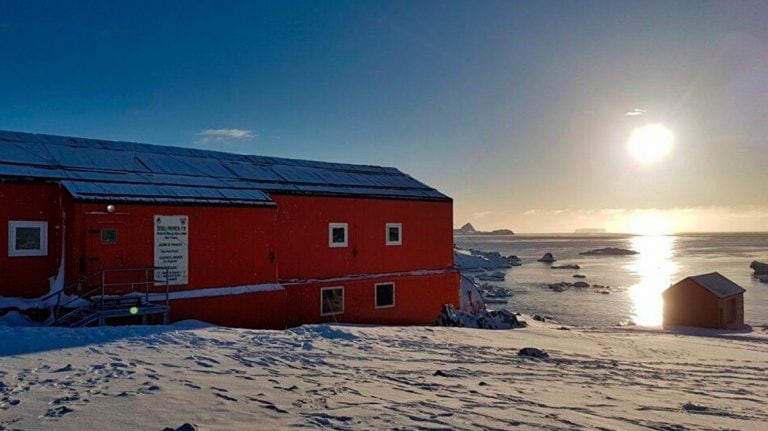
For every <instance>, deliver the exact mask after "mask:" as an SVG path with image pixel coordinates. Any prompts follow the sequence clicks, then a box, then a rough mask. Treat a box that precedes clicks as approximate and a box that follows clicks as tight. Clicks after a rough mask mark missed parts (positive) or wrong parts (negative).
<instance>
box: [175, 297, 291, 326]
mask: <svg viewBox="0 0 768 431" xmlns="http://www.w3.org/2000/svg"><path fill="white" fill-rule="evenodd" d="M286 312H287V310H286V292H285V290H275V291H269V292H258V293H244V294H241V295H230V296H214V297H206V298H188V299H176V300H173V301H171V320H172V321H174V322H176V321H179V320H185V319H195V320H202V321H204V322H208V323H213V324H215V325H223V326H233V327H238V328H254V329H256V328H258V329H285V327H286V326H285V325H286Z"/></svg>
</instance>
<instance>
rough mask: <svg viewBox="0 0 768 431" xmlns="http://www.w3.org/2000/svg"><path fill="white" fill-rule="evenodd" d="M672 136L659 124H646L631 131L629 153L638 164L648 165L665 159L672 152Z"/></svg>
mask: <svg viewBox="0 0 768 431" xmlns="http://www.w3.org/2000/svg"><path fill="white" fill-rule="evenodd" d="M673 142H674V136H672V131H671V130H669V129H668V128H666V127H664V126H663V125H661V124H648V125H647V126H643V127H638V128H637V129H635V130H633V131H632V135H630V137H629V145H628V149H629V153H630V154H631V155H632V157H634V158H635V160H637V161H638V162H640V163H642V164H644V165H649V164H652V163H656V162H659V161H661V160H662V159H664V158H665V157H667V156H668V155H669V154H670V153H671V152H672V144H673Z"/></svg>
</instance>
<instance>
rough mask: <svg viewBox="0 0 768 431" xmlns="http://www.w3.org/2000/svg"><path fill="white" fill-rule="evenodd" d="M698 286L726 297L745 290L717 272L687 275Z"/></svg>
mask: <svg viewBox="0 0 768 431" xmlns="http://www.w3.org/2000/svg"><path fill="white" fill-rule="evenodd" d="M688 278H690V279H691V280H693V281H694V282H696V284H698V285H699V286H701V287H703V288H705V289H707V290H708V291H710V292H712V293H713V294H715V296H717V297H718V298H727V297H729V296H733V295H737V294H739V293H743V292H746V290H744V289H743V288H742V287H741V286H739V285H738V284H736V283H734V282H732V281H731V280H729V279H728V278H726V277H725V276H723V275H722V274H720V273H719V272H713V273H711V274H702V275H695V276H693V277H688Z"/></svg>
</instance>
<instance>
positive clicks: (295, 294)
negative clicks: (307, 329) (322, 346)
mask: <svg viewBox="0 0 768 431" xmlns="http://www.w3.org/2000/svg"><path fill="white" fill-rule="evenodd" d="M385 282H394V283H395V306H394V307H391V308H381V309H377V308H375V302H374V291H375V290H374V289H375V288H374V286H375V285H376V284H377V283H385ZM331 286H341V287H344V313H343V314H337V315H333V316H321V315H320V289H321V288H323V287H331ZM285 288H286V290H287V292H288V326H298V325H301V324H305V323H334V322H340V323H341V322H343V323H372V324H388V325H430V324H433V323H434V322H435V320H436V319H437V316H438V314H440V308H441V306H442V305H443V304H453V305H454V307H457V308H458V306H459V274H458V273H456V272H448V273H442V274H434V275H423V276H413V275H411V276H399V277H382V278H370V279H365V280H346V281H325V282H318V283H306V284H299V285H288V286H285Z"/></svg>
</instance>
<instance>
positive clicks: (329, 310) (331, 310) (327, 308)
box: [320, 287, 344, 316]
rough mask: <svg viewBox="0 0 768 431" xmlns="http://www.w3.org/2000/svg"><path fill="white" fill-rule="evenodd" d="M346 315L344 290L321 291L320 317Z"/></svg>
mask: <svg viewBox="0 0 768 431" xmlns="http://www.w3.org/2000/svg"><path fill="white" fill-rule="evenodd" d="M342 313H344V288H343V287H324V288H322V289H320V315H321V316H331V315H334V314H342Z"/></svg>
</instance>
